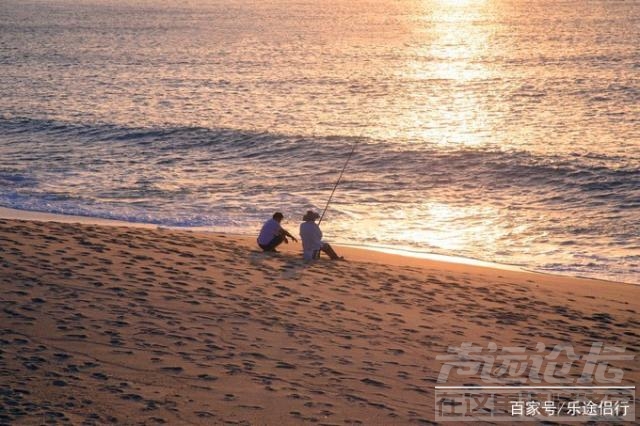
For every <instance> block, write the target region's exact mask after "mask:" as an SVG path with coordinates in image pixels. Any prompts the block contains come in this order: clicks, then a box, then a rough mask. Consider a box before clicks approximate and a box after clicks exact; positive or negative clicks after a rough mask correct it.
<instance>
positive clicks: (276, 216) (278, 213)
mask: <svg viewBox="0 0 640 426" xmlns="http://www.w3.org/2000/svg"><path fill="white" fill-rule="evenodd" d="M273 218H274V219H275V220H278V219H280V220H282V218H284V215H283V214H282V213H280V212H275V213H274V214H273Z"/></svg>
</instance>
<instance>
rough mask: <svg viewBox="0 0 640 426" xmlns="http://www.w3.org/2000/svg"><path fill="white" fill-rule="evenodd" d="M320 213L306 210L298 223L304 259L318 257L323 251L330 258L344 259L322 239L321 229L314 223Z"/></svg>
mask: <svg viewBox="0 0 640 426" xmlns="http://www.w3.org/2000/svg"><path fill="white" fill-rule="evenodd" d="M319 217H320V215H319V214H318V213H316V212H314V211H312V210H308V211H307V213H306V214H305V215H304V216H303V217H302V220H303V221H304V222H302V223H301V224H300V239H302V250H303V257H304V260H314V259H317V258H318V257H320V252H321V251H322V252H325V253H326V254H328V255H329V258H330V259H331V260H344V258H343V257H341V256H338V254H337V253H336V252H335V250H333V248H332V247H331V245H329V243H326V242H324V241H322V231H321V230H320V226H319V225H318V224H317V223H316V219H318V218H319Z"/></svg>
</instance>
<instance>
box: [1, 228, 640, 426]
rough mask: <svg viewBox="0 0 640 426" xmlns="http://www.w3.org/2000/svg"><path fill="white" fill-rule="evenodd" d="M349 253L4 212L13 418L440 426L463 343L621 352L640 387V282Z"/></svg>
mask: <svg viewBox="0 0 640 426" xmlns="http://www.w3.org/2000/svg"><path fill="white" fill-rule="evenodd" d="M338 251H339V253H340V254H342V255H344V256H345V257H346V258H347V259H348V261H347V262H331V261H329V260H326V259H320V260H319V261H317V262H314V263H311V264H305V263H303V261H302V259H301V254H300V245H299V244H295V243H291V244H289V245H285V246H284V247H283V248H282V250H281V253H279V254H264V253H261V252H259V251H257V250H256V247H255V242H254V241H253V239H251V238H241V237H233V236H225V235H213V234H204V233H195V232H188V231H176V230H167V229H143V228H133V227H124V226H105V225H97V224H86V223H85V224H73V223H58V222H39V221H19V220H14V219H2V220H0V283H1V284H0V285H1V293H0V305H1V309H2V311H1V312H0V319H1V326H0V424H3V423H9V424H47V423H52V424H53V423H58V424H67V423H70V424H116V423H117V424H149V425H153V424H171V425H180V424H195V425H200V424H202V425H205V424H206V425H218V424H220V425H222V424H251V425H290V424H291V425H295V424H319V425H320V424H322V425H330V424H351V425H353V424H362V425H374V424H375V425H378V424H380V425H386V424H389V425H395V424H398V425H404V424H431V423H435V421H436V417H435V411H436V397H435V396H436V394H435V392H436V390H435V386H436V385H438V383H437V379H438V375H439V373H440V370H441V367H442V365H443V361H441V360H439V359H437V358H436V357H437V356H442V355H446V354H447V350H448V348H450V347H460V345H462V344H463V343H464V342H472V343H473V344H474V345H477V346H480V347H483V348H489V347H490V345H491V344H495V345H497V347H498V348H504V347H522V348H528V350H529V351H530V352H531V351H534V352H535V350H536V349H535V348H536V345H537V344H539V343H543V344H545V345H546V347H547V348H551V347H553V346H554V345H556V344H569V345H571V346H572V348H573V350H574V351H575V352H576V353H577V354H586V353H588V351H589V348H591V345H592V344H593V343H594V342H602V343H603V344H604V345H606V346H619V347H624V348H626V351H625V354H626V355H631V356H633V357H635V358H634V359H633V360H630V361H629V360H623V361H611V362H610V364H611V366H613V367H616V368H620V369H621V371H623V372H624V378H623V380H622V383H621V384H623V385H634V384H636V383H638V379H639V378H640V366H639V363H638V360H637V358H638V350H640V346H639V342H638V341H639V339H638V337H639V334H640V318H639V317H638V311H640V287H639V286H634V285H627V284H620V283H611V282H604V281H593V280H584V279H576V278H569V277H560V276H553V275H544V274H535V273H528V272H523V271H513V270H501V269H494V268H486V267H478V266H472V265H464V264H455V263H446V262H437V261H431V260H422V259H414V258H408V257H402V256H395V255H390V254H384V253H377V252H371V251H367V250H357V249H349V248H344V247H339V248H338ZM485 350H488V349H485ZM547 353H548V351H547ZM583 368H585V363H584V361H578V362H576V363H575V365H574V368H572V369H571V371H570V372H569V373H568V375H567V377H566V378H565V379H564V382H563V383H567V380H569V382H568V383H575V379H576V378H577V377H578V376H580V373H581V372H582V371H583ZM513 382H514V383H515V382H517V380H516V381H513ZM525 383H526V381H525ZM445 384H446V385H463V384H478V385H482V384H483V381H482V379H481V377H480V376H479V374H471V375H468V376H464V375H463V374H451V375H450V377H449V380H448V381H447V382H446V383H445Z"/></svg>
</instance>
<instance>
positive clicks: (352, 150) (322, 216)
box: [318, 139, 358, 225]
mask: <svg viewBox="0 0 640 426" xmlns="http://www.w3.org/2000/svg"><path fill="white" fill-rule="evenodd" d="M357 143H358V140H357V139H356V140H355V141H354V142H353V145H352V147H351V152H350V153H349V156H348V157H347V161H345V162H344V166H343V167H342V171H341V172H340V176H338V180H337V181H336V184H335V185H334V186H333V190H332V191H331V195H329V199H328V200H327V204H326V205H325V206H324V210H323V211H322V215H321V216H320V220H319V221H318V225H320V223H321V222H322V218H324V214H325V213H326V212H327V209H328V208H329V204H330V203H331V199H332V198H333V194H334V193H335V192H336V188H338V185H339V184H340V181H341V180H342V175H343V174H344V171H345V170H346V169H347V164H349V160H351V157H352V156H353V153H354V152H355V151H356V144H357Z"/></svg>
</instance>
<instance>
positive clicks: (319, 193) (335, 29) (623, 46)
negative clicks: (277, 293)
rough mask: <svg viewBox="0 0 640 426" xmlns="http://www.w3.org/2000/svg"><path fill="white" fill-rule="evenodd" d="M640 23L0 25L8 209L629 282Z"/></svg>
mask: <svg viewBox="0 0 640 426" xmlns="http://www.w3.org/2000/svg"><path fill="white" fill-rule="evenodd" d="M638 46H640V2H635V1H608V0H607V1H597V0H593V1H581V0H580V1H578V0H575V1H570V0H568V1H556V0H553V1H546V0H537V1H535V0H534V1H524V0H502V1H498V0H494V1H492V0H466V1H465V0H457V1H454V0H423V1H412V0H406V1H391V0H385V1H358V0H356V1H346V0H343V1H334V2H312V1H294V0H281V1H266V2H265V1H260V2H258V1H255V2H254V1H242V0H241V1H204V0H198V1H192V2H185V3H182V4H179V5H173V4H172V5H166V4H165V2H162V1H160V0H154V1H146V2H124V1H123V2H113V1H109V2H107V1H99V0H95V1H83V2H76V1H47V2H34V1H27V2H23V1H20V2H18V1H14V0H8V1H4V2H3V3H2V4H1V5H0V87H1V88H2V95H3V96H0V205H3V206H8V207H15V208H22V209H30V210H43V211H51V212H63V213H74V214H85V215H90V216H97V217H111V218H119V219H126V220H134V221H145V222H153V223H159V224H164V225H170V226H205V227H211V228H213V229H225V230H233V231H239V232H244V233H251V232H255V229H256V227H257V226H259V223H260V222H261V221H262V220H263V219H264V218H265V217H267V216H269V215H270V214H271V213H272V212H273V211H274V210H276V209H278V210H283V211H284V212H285V213H286V214H287V215H288V216H289V221H288V225H289V227H290V228H293V229H295V228H297V221H298V219H299V216H301V214H302V213H303V212H304V211H305V210H306V209H307V208H311V207H314V208H317V209H321V208H323V207H324V204H325V203H326V201H327V197H328V196H329V193H330V191H331V188H332V186H333V184H334V183H335V179H336V178H337V176H338V173H339V172H340V169H341V168H342V166H343V164H344V161H345V160H346V158H347V156H348V154H349V152H350V151H351V148H352V146H353V144H355V145H356V150H355V154H354V157H353V158H352V159H351V161H350V163H349V167H348V168H347V170H346V172H345V177H344V182H343V183H342V185H341V186H340V187H339V188H338V191H337V193H336V195H335V198H334V203H333V204H332V205H331V208H330V209H329V211H328V212H327V216H326V219H325V221H324V222H323V228H324V230H325V234H327V236H328V237H330V238H331V239H333V240H334V241H341V242H349V243H360V244H368V245H379V246H392V247H403V248H408V249H413V250H423V251H430V252H436V253H443V254H454V255H461V256H468V257H473V258H479V259H483V260H491V261H496V262H502V263H509V264H519V265H525V266H528V267H531V268H534V269H538V270H547V271H554V272H563V273H570V274H578V275H588V276H594V277H601V278H612V279H617V280H623V281H629V282H639V281H638V277H639V276H640V225H639V223H640V49H638Z"/></svg>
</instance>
